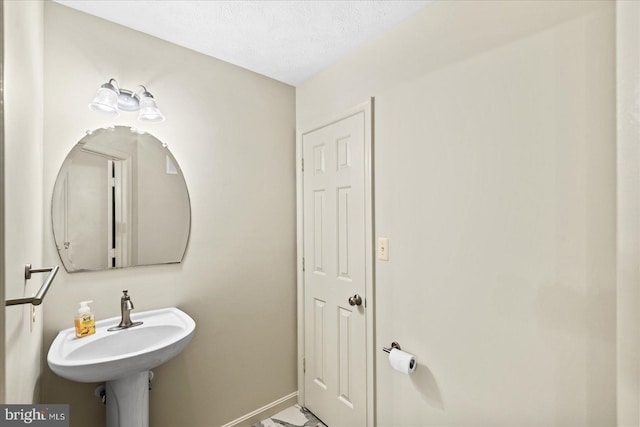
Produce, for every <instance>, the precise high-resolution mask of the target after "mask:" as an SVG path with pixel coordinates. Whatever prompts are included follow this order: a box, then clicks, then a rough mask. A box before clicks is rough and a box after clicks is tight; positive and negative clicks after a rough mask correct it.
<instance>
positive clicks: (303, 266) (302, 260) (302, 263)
mask: <svg viewBox="0 0 640 427" xmlns="http://www.w3.org/2000/svg"><path fill="white" fill-rule="evenodd" d="M302 271H304V257H302Z"/></svg>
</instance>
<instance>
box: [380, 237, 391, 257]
mask: <svg viewBox="0 0 640 427" xmlns="http://www.w3.org/2000/svg"><path fill="white" fill-rule="evenodd" d="M378 259H379V260H381V261H389V239H388V238H386V237H378Z"/></svg>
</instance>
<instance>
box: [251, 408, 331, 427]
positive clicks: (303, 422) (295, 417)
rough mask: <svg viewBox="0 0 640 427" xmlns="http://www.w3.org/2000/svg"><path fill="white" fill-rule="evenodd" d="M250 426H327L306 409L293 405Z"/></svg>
mask: <svg viewBox="0 0 640 427" xmlns="http://www.w3.org/2000/svg"><path fill="white" fill-rule="evenodd" d="M251 427H327V426H325V425H324V424H322V422H321V421H320V420H319V419H318V418H316V416H315V415H313V414H312V413H311V412H309V411H308V410H307V409H305V408H302V407H301V406H300V405H293V406H291V407H289V408H287V409H285V410H284V411H280V412H278V413H277V414H275V415H274V416H272V417H271V418H267V419H266V420H262V421H260V422H259V423H255V424H254V425H252V426H251Z"/></svg>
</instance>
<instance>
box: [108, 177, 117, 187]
mask: <svg viewBox="0 0 640 427" xmlns="http://www.w3.org/2000/svg"><path fill="white" fill-rule="evenodd" d="M109 185H110V186H112V187H115V186H116V179H115V178H109Z"/></svg>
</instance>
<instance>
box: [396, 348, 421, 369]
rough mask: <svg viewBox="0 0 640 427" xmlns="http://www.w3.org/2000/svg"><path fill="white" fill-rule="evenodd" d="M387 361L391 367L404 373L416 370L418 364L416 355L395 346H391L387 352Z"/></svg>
mask: <svg viewBox="0 0 640 427" xmlns="http://www.w3.org/2000/svg"><path fill="white" fill-rule="evenodd" d="M389 363H390V364H391V367H392V368H393V369H395V370H396V371H400V372H402V373H404V374H410V373H412V372H413V371H415V370H416V366H418V362H416V357H415V356H414V355H413V354H410V353H407V352H405V351H402V350H398V349H397V348H392V349H391V351H390V352H389Z"/></svg>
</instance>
